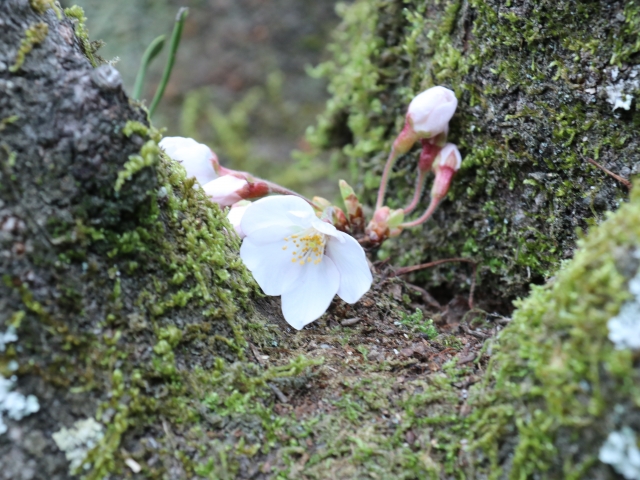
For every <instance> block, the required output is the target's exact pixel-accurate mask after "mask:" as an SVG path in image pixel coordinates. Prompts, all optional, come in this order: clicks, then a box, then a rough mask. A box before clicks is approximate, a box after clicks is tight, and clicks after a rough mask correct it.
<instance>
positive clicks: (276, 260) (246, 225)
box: [160, 87, 462, 329]
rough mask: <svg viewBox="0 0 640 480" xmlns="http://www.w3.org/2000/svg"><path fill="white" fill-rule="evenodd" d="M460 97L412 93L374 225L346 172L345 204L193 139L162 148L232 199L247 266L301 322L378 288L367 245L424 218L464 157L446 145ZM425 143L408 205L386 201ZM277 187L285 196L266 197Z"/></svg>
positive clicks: (224, 202)
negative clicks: (233, 165) (231, 164)
mask: <svg viewBox="0 0 640 480" xmlns="http://www.w3.org/2000/svg"><path fill="white" fill-rule="evenodd" d="M457 105H458V101H457V99H456V97H455V95H454V93H453V92H452V91H451V90H449V89H447V88H444V87H433V88H430V89H428V90H426V91H424V92H422V93H420V94H419V95H417V96H416V97H415V98H414V99H413V100H412V101H411V103H410V104H409V108H408V110H407V115H406V118H405V125H404V128H403V129H402V131H401V132H400V134H399V135H398V136H397V138H396V139H395V141H394V142H393V146H392V149H391V153H390V154H389V158H388V160H387V163H386V165H385V168H384V172H383V174H382V180H381V183H380V189H379V191H378V200H377V203H376V208H375V211H374V213H373V216H372V218H371V220H370V222H369V223H368V224H367V223H366V221H365V216H364V211H365V209H364V208H363V206H362V204H361V203H360V201H359V200H358V197H357V196H356V193H355V191H354V190H353V188H351V186H350V185H349V184H347V183H346V182H345V181H344V180H341V181H340V194H341V196H342V201H343V204H344V205H343V206H344V208H341V207H338V206H336V205H333V204H332V203H331V202H330V201H328V200H326V199H324V198H321V197H314V198H313V199H311V200H307V199H306V198H304V197H302V196H301V195H298V194H297V193H295V192H292V191H291V190H288V189H286V188H284V187H281V186H279V185H276V184H274V183H272V182H269V181H267V180H262V179H259V178H256V177H254V176H253V175H251V174H250V173H247V172H239V171H235V170H231V169H229V168H225V167H223V166H222V165H220V162H219V161H218V157H217V156H216V154H215V153H213V152H212V151H211V149H210V148H208V147H207V146H205V145H202V144H200V143H198V142H196V141H195V140H193V139H190V138H182V137H168V138H164V139H162V141H161V142H160V147H161V148H162V149H163V150H164V151H165V153H166V154H167V155H168V156H169V157H171V158H172V159H173V160H175V161H176V162H179V163H181V164H182V166H183V167H184V169H185V170H186V173H187V176H188V177H195V179H196V180H197V182H198V184H199V187H201V188H202V189H203V191H204V193H206V194H207V195H208V196H209V198H210V199H211V200H212V201H213V202H216V203H218V204H219V205H220V206H222V207H230V208H229V210H228V211H227V218H228V220H229V222H230V223H231V225H232V226H233V228H234V230H235V232H236V233H237V234H238V235H239V236H240V238H242V239H243V242H242V247H241V249H240V257H241V258H242V260H243V262H244V264H245V265H246V267H247V268H248V269H249V270H250V271H251V273H252V274H253V277H254V278H255V280H256V282H257V283H258V285H260V287H261V288H262V290H263V291H264V293H265V294H267V295H279V296H281V300H282V312H283V315H284V318H285V320H286V321H287V322H288V323H289V324H290V325H291V326H293V327H294V328H297V329H301V328H302V327H304V326H305V325H307V324H308V323H310V322H312V321H314V320H316V319H317V318H319V317H320V316H321V315H322V314H323V313H324V312H325V311H326V310H327V308H328V307H329V305H330V303H331V301H332V300H333V298H334V296H335V295H338V296H339V297H340V298H342V299H343V300H344V301H345V302H347V303H355V302H357V301H358V300H359V299H360V298H361V297H362V296H363V295H364V294H365V293H366V292H367V291H368V290H369V289H370V288H371V284H372V281H373V278H372V275H371V271H370V269H369V264H368V261H367V258H366V255H365V252H364V249H363V245H364V246H366V247H371V248H375V247H377V246H379V245H380V244H381V243H382V242H383V241H385V240H386V239H387V238H389V237H393V236H397V235H400V234H401V233H402V231H403V229H405V228H408V227H413V226H417V225H420V224H421V223H424V222H425V221H426V220H427V219H428V218H429V217H430V216H431V214H432V213H433V211H434V210H435V209H436V207H437V206H438V204H439V203H440V202H441V201H442V199H443V198H444V197H445V196H446V194H447V192H448V190H449V186H450V184H451V181H452V179H453V176H454V175H455V173H456V172H457V171H458V170H459V169H460V164H461V161H462V158H461V156H460V152H459V151H458V148H457V147H456V146H455V145H454V144H452V143H447V133H448V131H449V121H450V120H451V118H452V116H453V114H454V113H455V110H456V108H457ZM418 141H419V142H420V143H421V145H422V151H421V153H420V157H419V160H418V164H417V170H418V176H417V181H416V190H415V194H414V196H413V199H412V201H411V203H410V204H409V205H407V206H406V207H405V208H401V209H395V210H394V209H391V208H389V207H388V206H385V205H384V197H385V192H386V188H387V184H388V182H389V177H390V173H391V170H392V168H393V164H394V163H395V161H396V159H397V158H398V157H399V156H401V155H404V154H406V153H408V152H409V151H410V150H411V148H412V147H413V145H414V144H415V143H416V142H418ZM429 172H433V173H434V174H435V179H434V182H433V187H432V189H431V202H430V204H429V206H428V208H427V209H426V211H425V213H424V214H423V215H421V216H420V217H419V218H417V219H415V220H412V221H408V222H406V221H405V216H406V215H407V214H409V213H411V212H412V211H413V210H414V209H415V208H416V207H417V206H418V204H419V203H420V197H421V194H422V189H423V187H424V183H425V181H426V178H427V176H428V174H429ZM270 194H279V195H275V196H270V197H267V195H270ZM261 197H267V198H261ZM258 198H260V200H257V201H254V202H251V201H250V200H253V199H258Z"/></svg>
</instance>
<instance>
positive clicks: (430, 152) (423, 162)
mask: <svg viewBox="0 0 640 480" xmlns="http://www.w3.org/2000/svg"><path fill="white" fill-rule="evenodd" d="M421 142H422V151H421V152H420V160H418V170H420V171H421V172H429V171H431V167H432V166H433V161H434V160H435V159H436V156H437V155H438V153H439V152H440V147H439V146H437V145H434V144H433V143H431V141H430V140H426V139H422V140H421Z"/></svg>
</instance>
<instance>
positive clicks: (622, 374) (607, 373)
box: [467, 189, 640, 478]
mask: <svg viewBox="0 0 640 480" xmlns="http://www.w3.org/2000/svg"><path fill="white" fill-rule="evenodd" d="M639 249H640V195H638V193H637V189H636V191H635V193H634V198H633V199H632V202H631V203H630V204H625V205H623V206H622V207H621V208H620V210H619V211H618V212H616V213H615V214H614V215H611V216H610V218H608V219H607V220H606V221H605V222H603V223H602V224H601V225H600V226H599V227H598V228H596V229H594V231H593V232H591V233H590V234H589V235H588V236H587V237H586V238H585V239H584V240H581V241H580V242H579V250H578V251H577V252H576V255H575V257H574V258H573V259H572V260H571V261H570V262H567V263H566V264H565V265H564V266H563V268H561V270H560V271H559V272H558V273H557V275H556V278H555V281H554V282H553V283H550V284H547V285H545V286H539V287H535V288H534V290H533V292H532V293H531V295H530V296H529V297H528V298H526V299H525V300H522V301H519V302H518V303H517V307H518V308H517V310H516V311H515V313H514V315H513V321H512V322H511V323H510V324H509V326H508V327H507V328H505V330H504V331H503V332H502V333H501V334H500V335H499V337H498V340H497V342H496V344H495V345H494V346H493V351H494V354H493V358H492V360H491V364H492V368H490V370H489V372H488V373H487V376H486V377H485V380H484V382H483V383H482V384H481V385H480V386H478V387H476V388H475V389H474V390H472V392H471V394H470V404H471V405H472V407H473V408H475V411H474V413H473V414H472V415H471V416H470V418H469V419H467V425H468V428H469V430H468V431H469V432H470V433H469V434H468V436H467V437H468V440H469V444H468V445H469V446H468V448H467V451H469V452H473V451H474V450H479V451H482V452H484V455H483V457H482V458H485V459H486V461H487V464H488V465H490V469H489V471H491V472H492V475H493V477H495V478H498V477H499V476H500V474H501V473H502V474H505V475H507V476H508V478H531V477H533V476H536V475H547V478H595V475H594V474H593V470H590V469H591V468H596V467H595V465H596V459H597V456H598V451H599V449H600V447H601V445H602V443H603V442H604V440H605V439H606V437H607V435H608V434H609V433H610V432H611V431H612V430H614V429H616V428H619V427H620V426H621V424H620V422H623V423H624V422H625V421H628V420H625V419H629V418H630V417H629V415H631V412H632V411H636V412H637V411H638V408H640V403H638V402H639V400H640V369H638V365H637V361H634V356H633V354H632V352H631V351H630V350H617V349H616V348H615V346H614V345H613V343H612V342H611V341H610V340H609V339H608V338H607V334H608V330H607V322H608V320H609V319H611V318H612V317H614V316H615V315H616V314H617V313H618V311H619V310H620V308H621V306H622V304H623V303H624V302H625V301H626V300H627V299H629V297H630V293H629V291H628V286H627V282H628V281H629V280H630V278H631V277H633V276H634V275H636V274H637V271H638V265H639V262H638V260H637V257H636V252H638V251H639ZM616 405H617V406H616ZM614 407H615V408H614ZM616 409H618V410H616ZM620 409H622V410H624V412H626V413H622V412H621V411H619V410H620ZM505 441H508V442H511V441H513V442H514V443H515V448H514V450H513V462H511V463H510V465H509V467H508V469H507V470H505V471H502V472H501V470H500V468H499V463H500V460H499V455H500V448H501V447H500V446H501V445H503V444H504V442H505ZM590 471H591V472H592V473H591V474H590V473H589V472H590ZM493 477H492V478H493Z"/></svg>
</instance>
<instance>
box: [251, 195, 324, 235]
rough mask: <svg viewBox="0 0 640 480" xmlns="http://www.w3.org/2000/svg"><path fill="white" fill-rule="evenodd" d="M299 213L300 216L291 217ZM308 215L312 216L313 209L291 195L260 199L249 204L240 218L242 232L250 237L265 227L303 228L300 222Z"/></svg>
mask: <svg viewBox="0 0 640 480" xmlns="http://www.w3.org/2000/svg"><path fill="white" fill-rule="evenodd" d="M292 212H293V213H295V212H299V213H300V214H301V215H300V216H296V215H292ZM309 213H311V215H313V208H311V205H309V204H308V203H307V202H305V201H304V200H302V199H301V198H299V197H296V196H293V195H277V196H273V197H266V198H262V199H260V200H258V201H256V202H253V203H252V204H251V207H249V208H248V209H247V211H246V212H245V214H244V216H243V217H242V224H241V226H242V231H243V232H244V233H245V234H246V235H247V236H251V235H252V233H253V232H255V231H256V230H261V229H263V228H267V227H273V226H283V227H291V226H294V225H298V226H301V227H302V226H304V225H302V223H303V222H301V221H300V220H301V219H302V218H303V217H304V216H305V215H306V216H308V215H309Z"/></svg>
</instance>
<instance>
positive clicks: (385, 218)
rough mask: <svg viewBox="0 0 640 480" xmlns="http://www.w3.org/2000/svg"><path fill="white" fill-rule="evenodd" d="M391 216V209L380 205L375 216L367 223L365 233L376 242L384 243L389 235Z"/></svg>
mask: <svg viewBox="0 0 640 480" xmlns="http://www.w3.org/2000/svg"><path fill="white" fill-rule="evenodd" d="M390 216H391V209H390V208H389V207H380V208H379V209H377V210H376V211H375V212H374V214H373V218H372V219H371V221H370V222H369V225H367V229H366V230H365V233H366V234H367V236H368V237H369V239H371V241H373V242H376V243H382V242H383V241H384V240H385V239H386V238H388V237H389V217H390Z"/></svg>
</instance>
